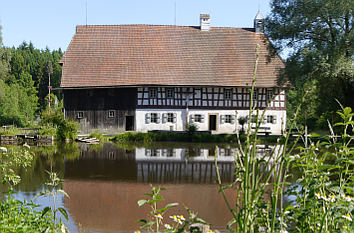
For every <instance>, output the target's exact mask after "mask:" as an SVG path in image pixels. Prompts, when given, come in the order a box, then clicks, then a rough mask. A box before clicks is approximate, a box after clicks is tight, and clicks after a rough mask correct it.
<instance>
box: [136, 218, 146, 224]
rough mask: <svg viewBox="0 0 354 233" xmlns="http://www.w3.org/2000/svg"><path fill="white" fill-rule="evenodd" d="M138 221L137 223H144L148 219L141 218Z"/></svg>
mask: <svg viewBox="0 0 354 233" xmlns="http://www.w3.org/2000/svg"><path fill="white" fill-rule="evenodd" d="M136 222H137V223H144V224H146V223H147V221H146V220H145V219H139V220H137V221H136Z"/></svg>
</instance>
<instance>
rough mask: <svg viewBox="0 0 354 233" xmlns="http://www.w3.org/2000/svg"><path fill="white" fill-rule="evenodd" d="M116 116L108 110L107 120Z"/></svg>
mask: <svg viewBox="0 0 354 233" xmlns="http://www.w3.org/2000/svg"><path fill="white" fill-rule="evenodd" d="M115 116H116V111H115V110H108V118H114V117H115Z"/></svg>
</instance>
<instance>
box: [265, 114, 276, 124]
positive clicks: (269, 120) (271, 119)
mask: <svg viewBox="0 0 354 233" xmlns="http://www.w3.org/2000/svg"><path fill="white" fill-rule="evenodd" d="M267 123H268V124H276V123H277V116H276V115H267Z"/></svg>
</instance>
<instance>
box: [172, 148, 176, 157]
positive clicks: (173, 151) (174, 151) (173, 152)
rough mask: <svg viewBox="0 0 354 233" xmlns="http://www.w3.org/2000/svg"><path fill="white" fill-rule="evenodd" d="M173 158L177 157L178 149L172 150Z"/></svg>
mask: <svg viewBox="0 0 354 233" xmlns="http://www.w3.org/2000/svg"><path fill="white" fill-rule="evenodd" d="M172 154H173V157H176V149H172Z"/></svg>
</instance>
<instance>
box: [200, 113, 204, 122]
mask: <svg viewBox="0 0 354 233" xmlns="http://www.w3.org/2000/svg"><path fill="white" fill-rule="evenodd" d="M200 116H201V118H200V123H204V115H200Z"/></svg>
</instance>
